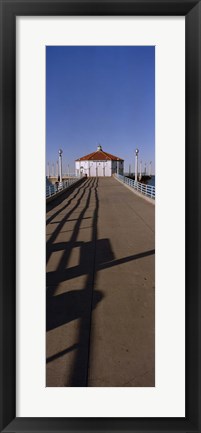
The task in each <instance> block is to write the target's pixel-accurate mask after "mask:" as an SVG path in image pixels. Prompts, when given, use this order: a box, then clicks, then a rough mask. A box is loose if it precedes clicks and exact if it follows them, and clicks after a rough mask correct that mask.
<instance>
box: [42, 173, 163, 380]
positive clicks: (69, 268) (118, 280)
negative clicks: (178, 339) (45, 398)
mask: <svg viewBox="0 0 201 433" xmlns="http://www.w3.org/2000/svg"><path fill="white" fill-rule="evenodd" d="M46 235H47V254H46V258H47V268H46V272H47V274H46V283H47V295H46V296H47V298H46V299H47V302H46V306H47V312H46V319H47V335H46V362H47V369H46V386H50V387H68V386H75V387H85V386H87V387H116V386H118V387H133V386H135V387H152V386H155V360H154V354H155V329H154V325H155V312H154V306H155V287H154V283H155V275H154V269H155V265H154V263H155V207H154V204H152V203H150V202H148V201H147V200H145V199H144V198H143V197H139V196H138V195H136V194H135V193H133V192H132V191H130V190H129V189H128V188H126V187H125V185H124V184H122V183H121V182H119V181H118V180H117V179H115V178H114V177H111V178H107V177H102V178H95V177H94V178H83V179H82V181H81V183H79V184H75V185H73V186H72V188H71V189H70V190H67V191H66V192H64V193H63V194H62V195H61V196H59V197H58V198H55V200H54V201H52V202H50V203H48V204H47V230H46Z"/></svg>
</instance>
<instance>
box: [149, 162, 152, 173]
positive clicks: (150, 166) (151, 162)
mask: <svg viewBox="0 0 201 433" xmlns="http://www.w3.org/2000/svg"><path fill="white" fill-rule="evenodd" d="M151 164H152V161H150V163H149V177H151Z"/></svg>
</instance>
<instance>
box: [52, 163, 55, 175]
mask: <svg viewBox="0 0 201 433" xmlns="http://www.w3.org/2000/svg"><path fill="white" fill-rule="evenodd" d="M52 177H55V171H54V163H52Z"/></svg>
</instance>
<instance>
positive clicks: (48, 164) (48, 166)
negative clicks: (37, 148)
mask: <svg viewBox="0 0 201 433" xmlns="http://www.w3.org/2000/svg"><path fill="white" fill-rule="evenodd" d="M47 176H48V177H50V163H49V162H48V163H47Z"/></svg>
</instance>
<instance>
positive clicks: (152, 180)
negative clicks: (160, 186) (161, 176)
mask: <svg viewBox="0 0 201 433" xmlns="http://www.w3.org/2000/svg"><path fill="white" fill-rule="evenodd" d="M147 185H152V186H155V175H153V176H152V177H151V179H149V180H148V181H147Z"/></svg>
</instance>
